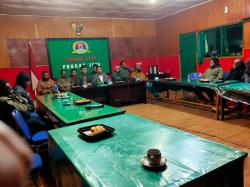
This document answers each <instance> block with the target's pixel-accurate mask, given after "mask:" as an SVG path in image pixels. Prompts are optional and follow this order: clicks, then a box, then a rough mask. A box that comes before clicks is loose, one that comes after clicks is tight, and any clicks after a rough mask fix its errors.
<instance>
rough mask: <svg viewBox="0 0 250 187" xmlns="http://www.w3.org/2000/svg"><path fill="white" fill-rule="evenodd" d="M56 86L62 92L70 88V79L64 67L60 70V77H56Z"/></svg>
mask: <svg viewBox="0 0 250 187" xmlns="http://www.w3.org/2000/svg"><path fill="white" fill-rule="evenodd" d="M58 87H59V90H60V91H62V92H67V91H69V90H70V80H69V78H68V75H67V72H66V70H65V69H62V70H61V78H59V79H58Z"/></svg>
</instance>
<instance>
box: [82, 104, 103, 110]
mask: <svg viewBox="0 0 250 187" xmlns="http://www.w3.org/2000/svg"><path fill="white" fill-rule="evenodd" d="M102 107H104V104H97V105H88V106H86V107H85V108H86V109H92V108H102Z"/></svg>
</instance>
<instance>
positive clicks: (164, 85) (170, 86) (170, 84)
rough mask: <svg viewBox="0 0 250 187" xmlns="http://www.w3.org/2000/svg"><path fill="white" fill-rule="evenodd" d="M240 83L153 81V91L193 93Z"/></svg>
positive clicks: (185, 80)
mask: <svg viewBox="0 0 250 187" xmlns="http://www.w3.org/2000/svg"><path fill="white" fill-rule="evenodd" d="M235 82H238V81H235V80H228V81H222V82H212V83H210V82H209V83H207V82H200V81H198V80H195V81H194V80H191V81H188V80H187V79H183V80H181V81H168V80H160V81H151V83H152V91H155V92H161V91H166V90H174V91H177V90H187V91H193V89H194V88H195V87H199V88H207V89H214V90H215V89H217V88H218V87H219V86H221V85H228V84H232V83H235Z"/></svg>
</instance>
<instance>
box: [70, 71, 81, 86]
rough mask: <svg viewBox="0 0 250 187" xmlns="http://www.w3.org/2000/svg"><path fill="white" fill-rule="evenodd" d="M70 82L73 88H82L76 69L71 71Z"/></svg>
mask: <svg viewBox="0 0 250 187" xmlns="http://www.w3.org/2000/svg"><path fill="white" fill-rule="evenodd" d="M69 82H70V85H71V88H76V87H79V86H80V79H79V78H78V76H77V71H76V70H75V69H72V70H71V75H70V77H69Z"/></svg>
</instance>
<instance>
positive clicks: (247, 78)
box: [245, 77, 250, 86]
mask: <svg viewBox="0 0 250 187" xmlns="http://www.w3.org/2000/svg"><path fill="white" fill-rule="evenodd" d="M249 83H250V78H249V77H245V86H248V85H249Z"/></svg>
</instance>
